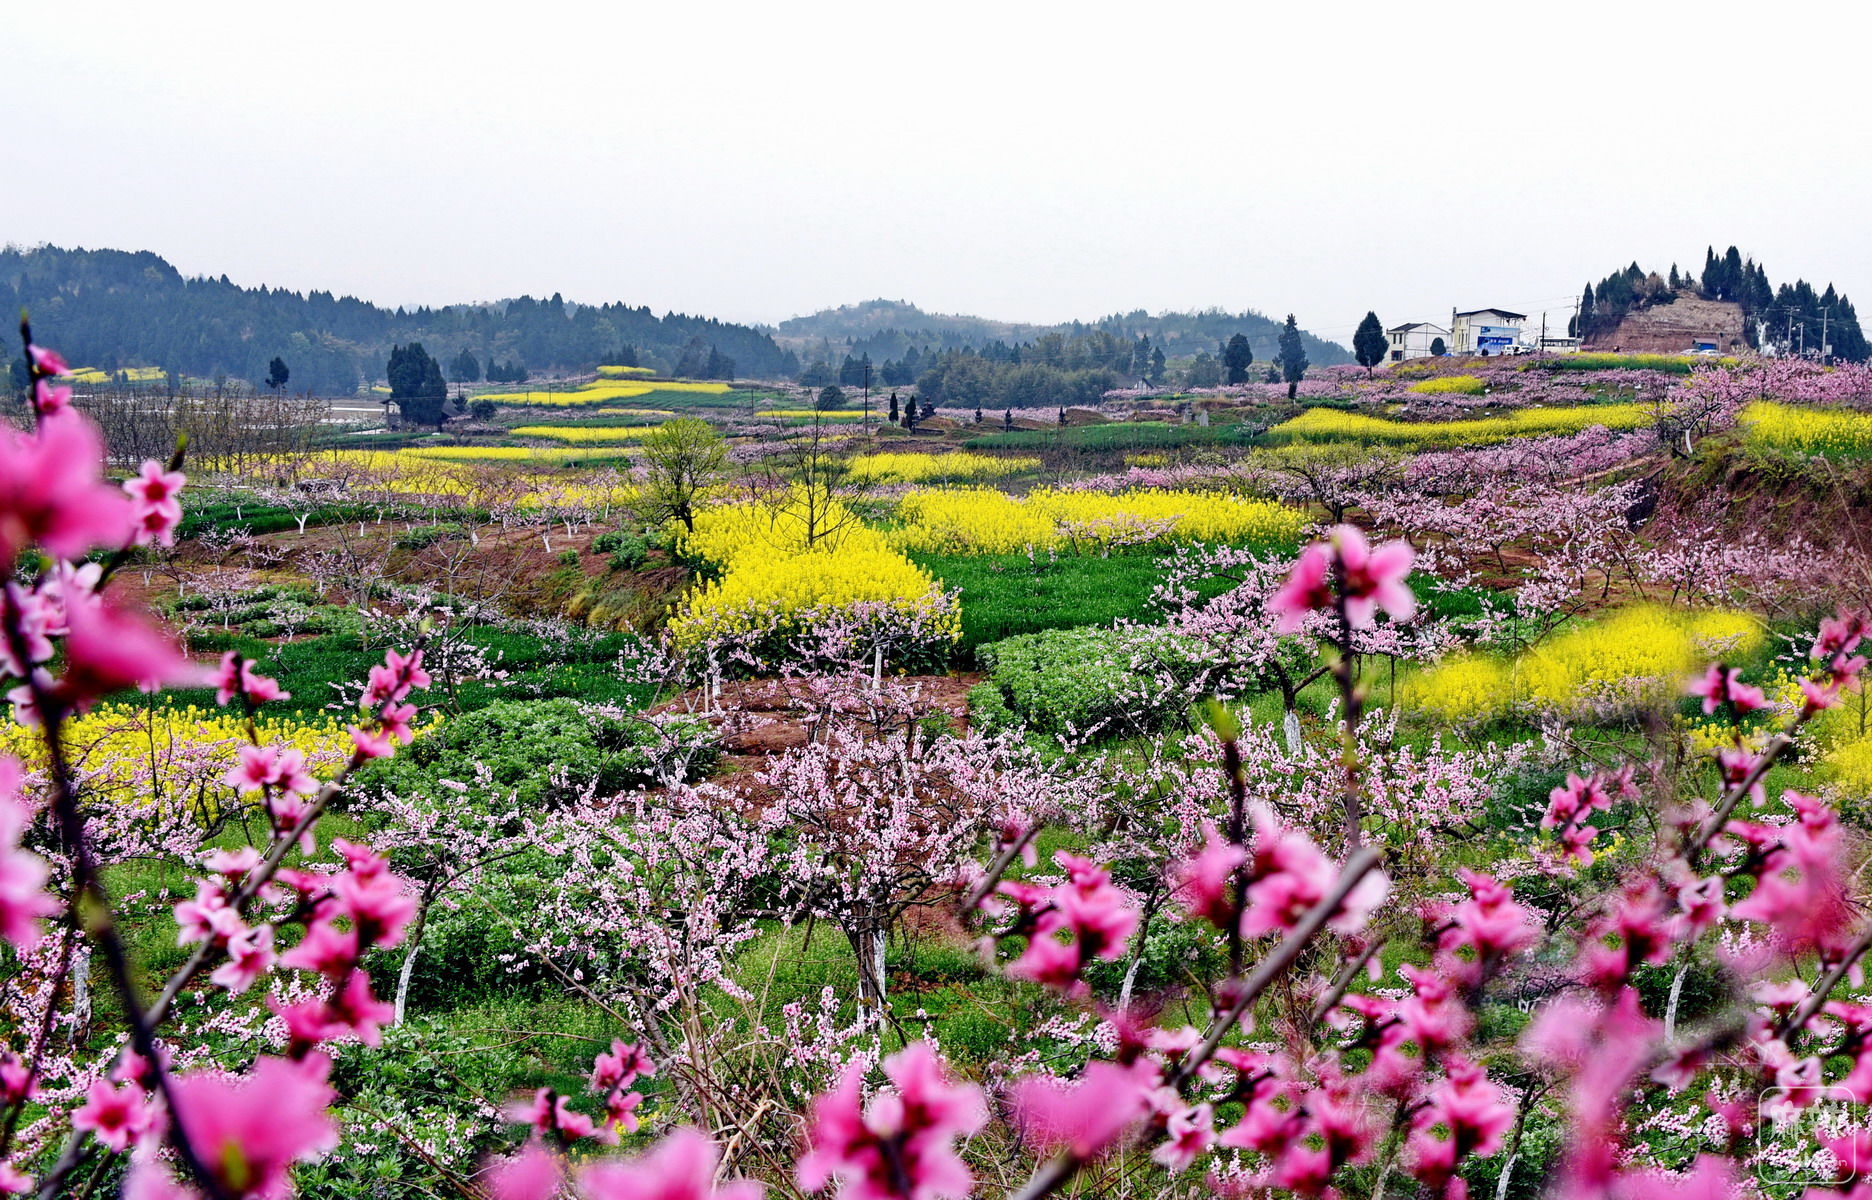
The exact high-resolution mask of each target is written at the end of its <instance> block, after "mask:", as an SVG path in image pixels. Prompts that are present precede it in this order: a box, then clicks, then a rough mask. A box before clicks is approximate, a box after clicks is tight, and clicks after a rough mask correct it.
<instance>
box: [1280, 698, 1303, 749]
mask: <svg viewBox="0 0 1872 1200" xmlns="http://www.w3.org/2000/svg"><path fill="white" fill-rule="evenodd" d="M1281 733H1282V735H1283V736H1284V737H1285V738H1286V739H1287V757H1288V758H1298V757H1300V714H1299V712H1298V711H1296V710H1295V709H1292V708H1289V709H1288V710H1287V712H1286V714H1285V715H1283V716H1282V717H1281Z"/></svg>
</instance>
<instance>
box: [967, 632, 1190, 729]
mask: <svg viewBox="0 0 1872 1200" xmlns="http://www.w3.org/2000/svg"><path fill="white" fill-rule="evenodd" d="M1181 650H1182V646H1181V644H1180V643H1177V642H1175V641H1172V640H1171V639H1169V638H1168V637H1166V636H1163V635H1161V634H1156V633H1152V632H1148V631H1139V630H1132V629H1051V630H1046V631H1044V632H1041V633H1030V634H1024V635H1021V636H1019V637H1011V638H1008V639H1006V640H1005V641H1000V642H995V643H993V644H991V645H987V646H983V647H982V648H981V649H980V650H979V651H977V654H978V655H979V657H980V659H981V663H982V666H983V667H984V668H986V670H987V672H988V678H987V680H986V681H985V682H983V683H982V684H981V685H979V686H978V687H977V688H976V689H975V691H973V692H971V693H970V696H969V699H970V703H971V705H974V706H977V707H973V708H971V719H972V720H973V721H974V723H975V724H976V725H978V726H980V727H982V728H983V729H985V730H987V731H989V732H995V731H997V730H998V729H1000V728H1005V727H1007V726H1008V725H1009V723H1010V722H1011V723H1012V724H1015V725H1024V726H1026V727H1027V728H1029V729H1032V730H1034V731H1036V732H1039V733H1046V734H1052V735H1055V736H1060V735H1065V734H1070V733H1074V732H1077V733H1079V734H1086V733H1089V732H1091V731H1093V730H1100V731H1104V732H1123V733H1147V732H1152V731H1155V730H1157V729H1161V728H1163V727H1164V726H1165V725H1167V724H1169V723H1171V722H1172V721H1174V720H1176V719H1177V718H1179V717H1181V716H1182V715H1183V710H1184V707H1185V705H1184V699H1183V693H1182V690H1181V689H1180V688H1178V687H1171V688H1168V689H1164V688H1160V687H1159V685H1158V684H1157V682H1156V679H1157V676H1158V675H1159V673H1160V671H1164V672H1168V673H1169V675H1170V676H1171V677H1172V678H1176V679H1187V678H1188V677H1189V674H1190V672H1191V668H1190V663H1189V659H1188V657H1187V655H1185V654H1183V653H1181Z"/></svg>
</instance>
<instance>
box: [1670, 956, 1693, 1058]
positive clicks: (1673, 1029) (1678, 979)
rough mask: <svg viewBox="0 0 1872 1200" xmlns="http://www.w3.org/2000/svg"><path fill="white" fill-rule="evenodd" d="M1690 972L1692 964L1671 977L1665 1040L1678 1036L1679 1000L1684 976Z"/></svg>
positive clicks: (1681, 968)
mask: <svg viewBox="0 0 1872 1200" xmlns="http://www.w3.org/2000/svg"><path fill="white" fill-rule="evenodd" d="M1689 971H1690V964H1689V963H1687V962H1686V963H1685V964H1683V965H1682V966H1681V967H1678V968H1677V974H1675V975H1673V976H1672V977H1671V986H1670V999H1669V1000H1668V1001H1666V1002H1665V1005H1664V1040H1665V1041H1667V1042H1668V1041H1670V1040H1671V1039H1672V1038H1674V1037H1676V1036H1677V1000H1678V998H1679V997H1680V996H1682V995H1683V981H1684V976H1685V975H1686V974H1688V973H1689Z"/></svg>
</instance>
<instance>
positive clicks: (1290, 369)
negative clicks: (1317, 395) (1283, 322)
mask: <svg viewBox="0 0 1872 1200" xmlns="http://www.w3.org/2000/svg"><path fill="white" fill-rule="evenodd" d="M1277 357H1278V361H1279V363H1280V371H1281V377H1282V378H1283V379H1285V380H1286V381H1287V398H1288V399H1289V400H1292V399H1293V398H1294V397H1296V396H1298V395H1299V394H1300V381H1301V380H1302V379H1305V378H1306V369H1307V356H1306V347H1305V346H1304V345H1303V344H1302V343H1301V341H1300V325H1299V323H1298V322H1296V321H1295V320H1294V315H1293V314H1292V313H1288V314H1287V326H1286V328H1284V329H1282V330H1281V335H1280V354H1279V355H1278V356H1277Z"/></svg>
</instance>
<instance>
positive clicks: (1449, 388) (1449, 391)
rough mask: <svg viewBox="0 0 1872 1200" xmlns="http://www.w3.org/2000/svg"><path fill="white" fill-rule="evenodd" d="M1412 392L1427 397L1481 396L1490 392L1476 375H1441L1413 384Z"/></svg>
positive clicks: (1486, 385)
mask: <svg viewBox="0 0 1872 1200" xmlns="http://www.w3.org/2000/svg"><path fill="white" fill-rule="evenodd" d="M1410 390H1411V391H1413V392H1421V393H1423V394H1424V395H1426V396H1448V395H1457V396H1480V395H1481V394H1482V393H1483V392H1486V391H1488V384H1486V383H1484V382H1482V380H1481V378H1480V377H1478V376H1475V375H1439V376H1437V377H1436V378H1435V379H1425V380H1423V381H1421V382H1419V383H1413V384H1411V385H1410Z"/></svg>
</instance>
